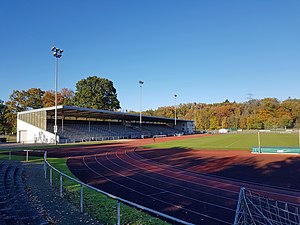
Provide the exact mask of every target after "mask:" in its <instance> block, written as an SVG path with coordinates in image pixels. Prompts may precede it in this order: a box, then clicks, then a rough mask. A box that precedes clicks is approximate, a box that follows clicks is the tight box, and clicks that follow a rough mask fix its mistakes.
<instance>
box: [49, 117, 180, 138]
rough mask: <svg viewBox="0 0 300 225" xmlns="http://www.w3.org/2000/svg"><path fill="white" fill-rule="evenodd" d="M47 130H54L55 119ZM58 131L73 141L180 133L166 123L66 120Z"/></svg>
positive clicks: (59, 124)
mask: <svg viewBox="0 0 300 225" xmlns="http://www.w3.org/2000/svg"><path fill="white" fill-rule="evenodd" d="M47 131H49V132H51V133H53V132H54V121H53V120H48V122H47ZM57 133H58V135H59V137H60V140H62V139H66V140H69V141H71V142H72V140H74V142H75V141H83V140H101V139H102V140H103V139H110V138H111V139H114V138H118V139H125V138H126V139H128V138H140V137H152V136H155V135H166V136H173V135H174V134H175V133H179V131H178V130H175V129H174V128H173V127H169V126H167V125H165V124H142V128H140V125H139V124H131V125H128V124H127V125H123V124H121V123H118V122H110V123H109V122H100V121H90V122H88V121H82V120H64V121H63V125H62V123H61V121H59V123H58V130H57Z"/></svg>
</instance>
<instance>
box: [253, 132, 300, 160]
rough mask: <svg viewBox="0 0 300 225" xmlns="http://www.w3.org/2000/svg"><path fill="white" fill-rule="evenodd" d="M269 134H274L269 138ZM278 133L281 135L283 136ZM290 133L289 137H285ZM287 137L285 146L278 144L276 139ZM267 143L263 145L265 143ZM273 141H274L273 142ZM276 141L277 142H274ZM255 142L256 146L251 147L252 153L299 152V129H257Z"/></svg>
mask: <svg viewBox="0 0 300 225" xmlns="http://www.w3.org/2000/svg"><path fill="white" fill-rule="evenodd" d="M268 135H269V136H271V135H276V136H275V137H273V139H270V137H268ZM278 135H280V136H281V135H283V136H285V138H283V139H282V137H280V136H278ZM289 135H292V141H291V138H290V137H289V138H286V137H287V136H289ZM285 139H289V142H283V143H285V146H278V143H279V142H278V140H280V142H281V141H282V140H285ZM266 142H267V145H264V144H266ZM274 142H275V143H274ZM276 142H277V144H276ZM257 144H258V146H255V147H252V153H288V154H300V129H299V130H298V131H295V130H294V131H270V130H259V131H258V132H257Z"/></svg>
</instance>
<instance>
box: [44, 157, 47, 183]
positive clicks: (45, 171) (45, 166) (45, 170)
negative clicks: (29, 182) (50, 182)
mask: <svg viewBox="0 0 300 225" xmlns="http://www.w3.org/2000/svg"><path fill="white" fill-rule="evenodd" d="M46 161H47V152H46V151H45V152H44V174H45V179H46V178H47V163H46Z"/></svg>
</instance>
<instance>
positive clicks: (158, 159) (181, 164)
mask: <svg viewBox="0 0 300 225" xmlns="http://www.w3.org/2000/svg"><path fill="white" fill-rule="evenodd" d="M176 138H187V137H171V138H162V139H156V141H167V140H173V139H176ZM152 141H153V140H151V139H145V140H135V141H124V142H119V143H113V144H104V145H96V146H95V145H94V146H83V147H76V148H63V149H56V150H50V151H49V152H48V155H49V156H61V157H69V159H68V166H69V168H70V170H71V171H72V173H73V174H74V175H75V176H77V177H78V178H79V179H80V180H82V181H83V182H85V183H88V184H90V185H92V186H94V187H97V188H99V189H101V190H104V191H106V192H109V193H111V194H113V195H116V196H119V197H121V198H124V199H127V200H129V201H132V202H134V203H137V204H140V205H143V206H146V207H148V208H152V209H154V210H157V211H159V212H162V213H165V214H168V215H170V216H174V217H177V218H179V219H182V220H185V221H188V222H191V223H195V224H206V225H209V224H232V223H233V220H234V212H235V208H236V204H237V199H238V192H239V190H240V187H246V188H249V189H252V190H255V191H256V192H260V193H262V194H264V195H266V196H268V197H271V198H275V199H277V200H283V201H288V202H291V203H295V204H299V202H300V193H299V189H298V186H297V185H298V182H296V183H295V184H293V185H291V183H292V182H285V183H283V182H278V179H281V181H282V179H284V180H288V176H286V175H284V176H283V177H282V178H280V177H281V173H282V171H280V170H279V169H280V168H281V169H285V170H287V168H285V167H284V165H285V163H286V164H288V163H290V165H291V166H297V163H299V159H300V158H298V157H295V156H276V157H275V156H261V155H252V154H250V153H249V152H246V151H211V150H209V151H208V150H207V151H205V150H199V151H196V150H189V149H142V148H139V146H141V145H144V144H146V143H151V142H152ZM294 161H295V162H294ZM291 162H292V163H291ZM292 164H293V165H292ZM294 164H296V165H294ZM276 165H277V167H276ZM278 165H281V167H280V168H279V169H278ZM270 167H271V168H273V167H274V168H275V169H273V170H272V171H271V172H270V171H269V170H271V169H270ZM298 168H299V167H298ZM276 169H278V171H277V173H276ZM288 169H289V168H288ZM253 174H254V175H255V176H253ZM270 174H271V175H272V176H271V177H269V176H270ZM276 174H277V176H276ZM278 176H279V177H278ZM294 176H295V173H294ZM296 176H297V178H299V175H296ZM267 178H268V179H267ZM290 179H292V181H293V179H294V178H290ZM296 180H299V179H296Z"/></svg>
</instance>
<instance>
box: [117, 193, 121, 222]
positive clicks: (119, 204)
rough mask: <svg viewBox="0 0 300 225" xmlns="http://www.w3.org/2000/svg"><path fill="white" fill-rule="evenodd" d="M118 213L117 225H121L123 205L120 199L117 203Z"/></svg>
mask: <svg viewBox="0 0 300 225" xmlns="http://www.w3.org/2000/svg"><path fill="white" fill-rule="evenodd" d="M117 213H118V218H117V225H121V203H120V201H119V199H118V201H117Z"/></svg>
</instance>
